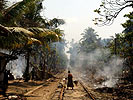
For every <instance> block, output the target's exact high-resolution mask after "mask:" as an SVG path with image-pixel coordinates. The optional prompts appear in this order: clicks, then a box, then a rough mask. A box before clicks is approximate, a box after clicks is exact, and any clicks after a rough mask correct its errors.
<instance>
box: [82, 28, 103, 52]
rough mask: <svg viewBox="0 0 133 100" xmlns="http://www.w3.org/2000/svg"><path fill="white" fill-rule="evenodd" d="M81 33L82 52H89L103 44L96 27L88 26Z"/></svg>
mask: <svg viewBox="0 0 133 100" xmlns="http://www.w3.org/2000/svg"><path fill="white" fill-rule="evenodd" d="M81 35H83V37H82V38H81V40H80V51H81V52H86V53H89V52H92V51H94V50H95V49H96V48H98V47H100V46H101V43H100V40H101V39H100V38H98V35H97V34H96V32H95V30H94V29H92V28H90V27H88V28H87V29H85V31H84V33H82V34H81Z"/></svg>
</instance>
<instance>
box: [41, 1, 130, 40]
mask: <svg viewBox="0 0 133 100" xmlns="http://www.w3.org/2000/svg"><path fill="white" fill-rule="evenodd" d="M100 4H101V0H45V1H44V2H43V5H44V6H45V9H44V10H43V11H42V13H41V14H42V16H45V17H46V18H48V19H52V18H60V19H64V20H65V22H66V24H64V25H62V26H61V27H60V28H61V29H62V30H64V33H65V38H66V40H67V41H71V40H72V39H74V40H75V41H78V40H80V38H81V33H83V32H84V30H85V29H86V28H88V27H92V28H93V29H95V32H97V34H98V35H99V37H101V38H110V36H114V35H115V33H121V32H122V31H123V27H122V26H121V24H122V23H124V22H125V20H126V18H123V15H124V14H126V13H128V12H129V11H131V8H129V9H128V8H127V9H124V10H123V11H122V12H121V13H120V14H119V15H118V17H117V18H116V19H115V21H114V23H113V24H112V25H110V26H102V27H99V26H96V25H94V22H93V21H92V20H93V19H94V18H95V17H98V14H96V13H94V10H95V9H97V8H99V5H100Z"/></svg>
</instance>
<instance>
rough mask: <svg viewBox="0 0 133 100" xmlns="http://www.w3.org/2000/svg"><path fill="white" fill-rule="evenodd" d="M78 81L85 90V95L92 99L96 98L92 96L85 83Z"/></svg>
mask: <svg viewBox="0 0 133 100" xmlns="http://www.w3.org/2000/svg"><path fill="white" fill-rule="evenodd" d="M79 83H80V84H81V85H82V87H83V88H84V90H85V91H86V93H87V95H88V96H89V97H90V98H91V99H92V100H96V99H95V98H94V96H93V95H92V94H91V93H90V92H89V91H88V87H87V86H86V85H84V84H83V82H81V81H79Z"/></svg>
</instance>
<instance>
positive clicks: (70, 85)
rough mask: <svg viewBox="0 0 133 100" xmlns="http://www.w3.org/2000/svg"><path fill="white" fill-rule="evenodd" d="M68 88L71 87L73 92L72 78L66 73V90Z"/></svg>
mask: <svg viewBox="0 0 133 100" xmlns="http://www.w3.org/2000/svg"><path fill="white" fill-rule="evenodd" d="M69 87H71V88H72V90H73V87H74V85H73V76H72V74H71V73H70V71H68V82H67V89H68V88H69Z"/></svg>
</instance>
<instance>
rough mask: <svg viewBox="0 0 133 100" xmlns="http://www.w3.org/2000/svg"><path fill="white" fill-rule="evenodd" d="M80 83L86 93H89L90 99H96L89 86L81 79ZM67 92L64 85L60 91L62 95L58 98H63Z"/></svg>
mask: <svg viewBox="0 0 133 100" xmlns="http://www.w3.org/2000/svg"><path fill="white" fill-rule="evenodd" d="M78 84H79V85H81V87H82V88H83V89H84V91H85V93H86V94H87V97H88V99H89V100H90V99H91V100H96V99H95V97H94V96H93V95H92V94H91V93H90V92H89V89H88V87H87V86H86V85H85V84H84V83H83V82H81V81H78ZM64 93H65V87H64V86H63V87H62V88H61V91H60V96H59V99H58V100H63V97H64Z"/></svg>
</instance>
